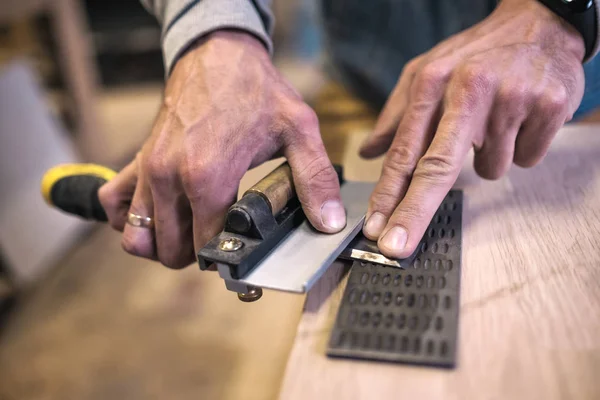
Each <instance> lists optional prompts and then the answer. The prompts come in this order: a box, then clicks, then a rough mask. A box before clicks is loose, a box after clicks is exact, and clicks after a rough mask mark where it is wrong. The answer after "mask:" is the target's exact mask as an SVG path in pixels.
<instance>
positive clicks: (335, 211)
mask: <svg viewBox="0 0 600 400" xmlns="http://www.w3.org/2000/svg"><path fill="white" fill-rule="evenodd" d="M321 221H322V222H323V225H325V226H326V227H328V228H330V229H334V230H335V231H339V230H341V229H343V228H344V227H345V226H346V210H344V206H342V204H341V203H340V202H339V201H335V200H330V201H327V202H325V204H323V206H322V207H321Z"/></svg>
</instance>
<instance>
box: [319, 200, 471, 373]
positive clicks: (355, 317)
mask: <svg viewBox="0 0 600 400" xmlns="http://www.w3.org/2000/svg"><path fill="white" fill-rule="evenodd" d="M462 206H463V195H462V192H461V191H451V192H450V193H449V194H448V196H447V197H446V199H445V200H444V202H443V203H442V205H441V206H440V208H439V209H438V211H437V213H436V214H435V216H434V217H433V220H432V221H431V224H430V225H429V228H428V229H427V232H426V233H425V235H424V237H423V239H422V240H421V244H420V246H421V250H420V253H419V254H418V255H417V257H416V258H415V259H414V261H413V262H412V264H411V266H410V267H409V268H406V269H397V268H393V267H386V266H380V265H375V264H370V263H364V262H362V263H361V262H358V261H356V262H354V264H353V265H352V270H351V272H350V276H349V278H348V285H347V287H346V290H345V292H344V296H343V298H342V302H341V306H340V309H339V311H338V315H337V319H336V323H335V326H334V329H333V332H332V334H331V338H330V341H329V348H328V351H327V354H328V355H329V356H331V357H347V358H354V359H367V360H377V361H390V362H398V363H414V364H422V365H431V366H438V367H447V368H452V367H454V366H455V364H456V353H457V336H458V308H459V305H460V301H459V300H460V296H459V294H460V263H461V236H462Z"/></svg>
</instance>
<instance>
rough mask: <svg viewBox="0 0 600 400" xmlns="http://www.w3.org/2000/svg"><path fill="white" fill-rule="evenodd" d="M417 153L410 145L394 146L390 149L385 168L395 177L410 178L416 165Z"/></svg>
mask: <svg viewBox="0 0 600 400" xmlns="http://www.w3.org/2000/svg"><path fill="white" fill-rule="evenodd" d="M416 159H417V154H416V153H415V152H414V151H413V150H412V149H411V148H410V147H408V146H392V147H391V148H390V149H389V150H388V155H387V157H386V160H385V163H384V166H383V169H384V173H385V174H390V175H392V176H393V177H394V179H410V177H411V175H412V174H413V172H414V170H415V166H416V163H417V162H416Z"/></svg>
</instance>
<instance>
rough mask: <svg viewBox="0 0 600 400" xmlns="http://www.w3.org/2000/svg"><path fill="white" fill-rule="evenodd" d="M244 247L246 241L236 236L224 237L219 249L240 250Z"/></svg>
mask: <svg viewBox="0 0 600 400" xmlns="http://www.w3.org/2000/svg"><path fill="white" fill-rule="evenodd" d="M242 247H244V242H242V241H241V240H240V239H238V238H234V237H232V238H229V239H223V240H221V243H219V249H221V250H223V251H238V250H239V249H241V248H242Z"/></svg>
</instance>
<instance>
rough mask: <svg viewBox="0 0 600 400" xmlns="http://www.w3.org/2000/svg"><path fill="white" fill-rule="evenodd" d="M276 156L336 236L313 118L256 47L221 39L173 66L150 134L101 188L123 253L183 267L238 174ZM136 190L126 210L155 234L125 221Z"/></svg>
mask: <svg viewBox="0 0 600 400" xmlns="http://www.w3.org/2000/svg"><path fill="white" fill-rule="evenodd" d="M276 155H284V156H285V157H286V158H287V160H288V162H289V164H290V166H291V169H292V174H293V178H294V184H295V187H296V192H297V194H298V197H299V199H300V202H301V203H302V207H303V209H304V212H305V214H306V216H307V217H308V219H309V221H310V222H311V223H312V225H313V226H314V227H315V228H316V229H318V230H320V231H322V232H326V233H334V232H337V231H340V230H341V229H342V228H343V227H344V226H345V223H346V219H345V218H346V215H345V211H344V208H343V205H342V203H341V199H340V193H339V190H340V186H339V183H338V178H337V175H336V173H335V170H334V169H333V167H332V165H331V162H330V161H329V158H328V157H327V154H326V152H325V148H324V146H323V142H322V140H321V135H320V132H319V124H318V121H317V117H316V115H315V113H314V111H313V110H312V109H311V108H310V107H309V106H308V105H306V104H305V103H304V102H303V101H302V99H301V97H300V95H299V94H298V93H297V92H296V91H295V90H294V89H293V88H292V87H291V86H290V85H289V84H288V83H287V82H286V81H285V80H284V79H283V77H282V76H281V75H280V74H279V73H278V72H277V70H276V69H275V67H274V66H273V64H272V63H271V60H270V58H269V55H268V53H267V51H266V50H265V48H264V46H263V45H262V43H260V42H259V41H258V40H257V39H255V38H254V37H253V36H250V35H248V34H245V33H238V32H230V31H218V32H215V33H212V34H210V35H208V36H207V37H205V38H204V39H202V40H201V41H200V42H199V43H197V44H196V45H195V46H194V47H192V48H191V49H190V50H188V51H187V52H186V54H185V55H184V56H183V57H182V58H181V59H180V60H179V61H178V62H177V64H176V65H175V68H174V70H173V72H172V74H171V76H170V78H169V80H168V82H167V87H166V89H165V97H164V102H163V105H162V107H161V109H160V112H159V114H158V118H157V120H156V122H155V124H154V128H153V129H152V134H151V135H150V137H149V138H148V139H147V141H146V142H145V144H144V145H143V147H142V149H141V151H140V152H139V154H138V156H137V157H136V160H135V161H134V162H133V163H132V164H130V165H129V166H128V167H127V168H125V169H124V170H123V171H122V172H121V173H120V175H121V176H117V177H116V178H115V179H114V180H112V181H110V182H109V183H107V184H106V185H104V186H103V187H102V188H101V190H100V193H99V196H100V201H101V203H102V205H103V207H104V208H105V210H106V213H107V215H108V218H109V222H110V224H111V225H112V226H113V227H114V228H115V229H117V230H122V231H123V238H122V245H123V248H124V249H125V251H127V252H128V253H131V254H133V255H136V256H140V257H145V258H149V259H155V260H159V261H160V262H161V263H163V264H164V265H166V266H168V267H171V268H181V267H184V266H186V265H188V264H190V263H192V262H194V261H195V257H196V251H197V250H199V249H200V248H201V247H202V246H204V245H205V244H206V242H208V241H209V240H210V239H211V238H212V237H214V236H215V235H216V234H218V232H219V231H220V230H221V229H222V226H223V222H224V215H225V213H226V212H227V209H228V208H229V206H230V205H231V204H233V203H234V202H235V200H236V197H237V193H238V187H239V183H240V180H241V178H242V176H243V175H244V173H245V172H246V171H247V170H248V169H250V168H253V167H255V166H257V165H259V164H261V163H263V162H265V161H267V160H269V159H271V158H273V157H274V156H276ZM125 175H127V176H125ZM134 175H135V176H134ZM132 182H136V183H135V190H134V194H133V198H132V200H131V206H130V208H129V210H128V211H129V212H132V213H135V214H138V215H142V216H150V217H152V218H153V219H154V229H153V230H151V229H147V228H140V227H134V226H131V225H127V224H125V223H124V220H125V218H126V215H127V213H126V212H125V210H126V208H124V207H123V199H124V198H125V197H127V196H128V195H129V196H130V195H131V194H130V192H131V190H132V188H131V187H130V186H131V185H132Z"/></svg>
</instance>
